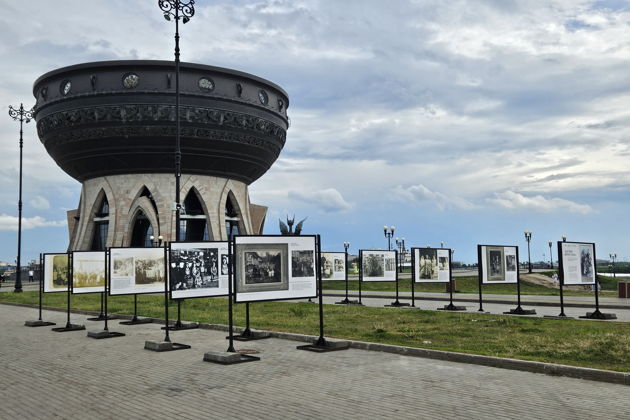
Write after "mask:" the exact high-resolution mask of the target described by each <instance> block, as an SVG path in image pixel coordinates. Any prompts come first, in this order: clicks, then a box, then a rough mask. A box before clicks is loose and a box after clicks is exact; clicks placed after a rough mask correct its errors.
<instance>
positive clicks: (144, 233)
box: [130, 210, 153, 248]
mask: <svg viewBox="0 0 630 420" xmlns="http://www.w3.org/2000/svg"><path fill="white" fill-rule="evenodd" d="M151 236H153V226H152V225H151V222H150V221H149V219H148V218H147V216H146V215H145V214H144V212H143V211H142V210H140V211H138V214H137V215H136V217H135V219H134V222H133V230H132V231H131V244H130V246H131V247H132V248H137V247H140V248H142V247H151V246H153V242H152V241H151Z"/></svg>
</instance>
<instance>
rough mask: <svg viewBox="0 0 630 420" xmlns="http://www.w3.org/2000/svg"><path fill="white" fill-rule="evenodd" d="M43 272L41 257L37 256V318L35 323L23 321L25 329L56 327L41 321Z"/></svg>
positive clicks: (52, 323) (51, 323)
mask: <svg viewBox="0 0 630 420" xmlns="http://www.w3.org/2000/svg"><path fill="white" fill-rule="evenodd" d="M43 277H44V275H43V270H42V256H41V254H40V256H39V289H38V291H39V304H38V307H39V308H38V309H39V317H38V318H37V321H25V322H24V326H26V327H45V326H48V325H57V324H55V323H54V322H46V321H43V320H42V294H43V293H44V282H43Z"/></svg>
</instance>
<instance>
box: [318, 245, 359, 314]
mask: <svg viewBox="0 0 630 420" xmlns="http://www.w3.org/2000/svg"><path fill="white" fill-rule="evenodd" d="M325 253H329V254H343V258H344V265H345V270H344V271H345V273H344V277H345V278H344V280H343V281H344V282H345V283H346V297H345V298H344V299H343V300H340V301H339V302H335V305H356V304H357V303H359V301H358V300H350V299H349V298H348V251H343V252H338V251H326V252H324V254H325ZM333 261H334V260H333ZM333 264H334V263H333ZM333 270H334V268H333Z"/></svg>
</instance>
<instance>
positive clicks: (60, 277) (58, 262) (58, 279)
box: [52, 254, 68, 290]
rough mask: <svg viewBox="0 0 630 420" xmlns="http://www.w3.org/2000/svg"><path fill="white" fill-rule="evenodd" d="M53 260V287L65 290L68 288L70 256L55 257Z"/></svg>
mask: <svg viewBox="0 0 630 420" xmlns="http://www.w3.org/2000/svg"><path fill="white" fill-rule="evenodd" d="M52 260H53V265H52V284H53V287H54V288H60V289H64V290H65V289H66V288H67V287H68V255H67V254H62V255H55V256H53V259H52Z"/></svg>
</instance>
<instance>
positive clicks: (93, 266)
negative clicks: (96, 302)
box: [71, 251, 107, 294]
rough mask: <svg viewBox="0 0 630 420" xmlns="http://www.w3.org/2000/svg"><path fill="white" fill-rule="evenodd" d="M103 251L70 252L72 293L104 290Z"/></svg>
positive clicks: (101, 291) (104, 267)
mask: <svg viewBox="0 0 630 420" xmlns="http://www.w3.org/2000/svg"><path fill="white" fill-rule="evenodd" d="M106 268H107V267H106V266H105V251H74V252H72V286H71V287H72V289H71V291H72V293H73V294H79V293H103V292H105V278H106Z"/></svg>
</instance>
